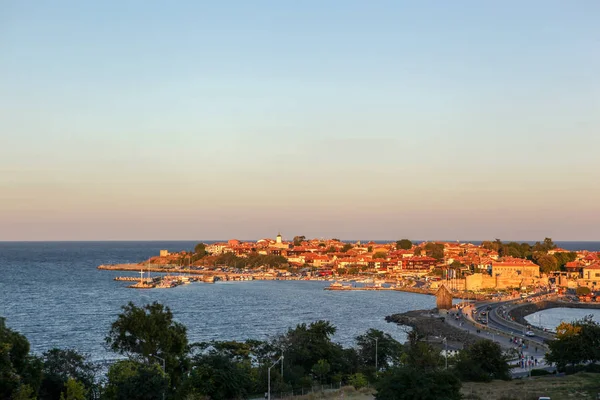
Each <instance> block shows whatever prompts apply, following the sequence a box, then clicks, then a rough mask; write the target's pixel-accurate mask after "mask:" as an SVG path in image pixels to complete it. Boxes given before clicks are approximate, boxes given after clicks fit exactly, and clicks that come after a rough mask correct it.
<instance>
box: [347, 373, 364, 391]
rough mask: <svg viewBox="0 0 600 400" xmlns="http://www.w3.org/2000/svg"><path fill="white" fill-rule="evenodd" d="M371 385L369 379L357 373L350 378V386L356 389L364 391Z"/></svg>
mask: <svg viewBox="0 0 600 400" xmlns="http://www.w3.org/2000/svg"><path fill="white" fill-rule="evenodd" d="M368 384H369V381H367V377H366V376H364V375H363V374H361V373H360V372H357V373H356V374H352V375H350V376H349V377H348V385H350V386H354V389H362V388H364V387H365V386H367V385H368Z"/></svg>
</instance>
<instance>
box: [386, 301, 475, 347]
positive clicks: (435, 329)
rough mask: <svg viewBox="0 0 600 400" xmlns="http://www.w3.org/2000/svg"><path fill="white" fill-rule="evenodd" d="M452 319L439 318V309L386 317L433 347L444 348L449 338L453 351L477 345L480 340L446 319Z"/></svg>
mask: <svg viewBox="0 0 600 400" xmlns="http://www.w3.org/2000/svg"><path fill="white" fill-rule="evenodd" d="M447 318H452V316H451V314H448V315H446V316H445V317H444V318H441V317H439V315H438V310H437V309H431V310H412V311H406V312H403V313H399V314H392V315H388V316H387V317H385V320H386V321H387V322H392V323H395V324H397V325H399V326H401V327H402V326H407V327H409V328H411V329H412V330H413V331H415V332H416V333H417V334H418V335H419V336H422V337H423V338H424V340H425V341H426V342H428V343H430V344H431V345H434V346H436V347H439V348H442V347H443V346H442V338H444V337H445V338H447V340H448V346H449V347H450V348H452V349H462V348H463V346H465V345H468V344H472V343H475V342H476V341H478V340H479V338H477V337H476V336H474V335H471V334H469V333H468V331H465V330H463V329H459V328H456V327H454V326H452V325H450V324H449V323H447V322H445V319H447Z"/></svg>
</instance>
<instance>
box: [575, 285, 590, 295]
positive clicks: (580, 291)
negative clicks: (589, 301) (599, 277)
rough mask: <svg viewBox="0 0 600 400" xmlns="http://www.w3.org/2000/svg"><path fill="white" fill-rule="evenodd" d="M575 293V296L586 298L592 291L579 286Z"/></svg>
mask: <svg viewBox="0 0 600 400" xmlns="http://www.w3.org/2000/svg"><path fill="white" fill-rule="evenodd" d="M575 293H576V294H577V296H587V295H588V294H590V293H592V290H591V289H590V288H589V287H587V286H579V287H578V288H577V289H575Z"/></svg>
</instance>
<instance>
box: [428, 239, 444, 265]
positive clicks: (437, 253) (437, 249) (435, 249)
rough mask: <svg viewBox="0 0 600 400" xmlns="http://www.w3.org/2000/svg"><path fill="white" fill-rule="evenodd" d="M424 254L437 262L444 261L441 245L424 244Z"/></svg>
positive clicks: (442, 246)
mask: <svg viewBox="0 0 600 400" xmlns="http://www.w3.org/2000/svg"><path fill="white" fill-rule="evenodd" d="M425 254H427V256H428V257H433V258H435V259H436V260H438V261H441V260H443V259H444V245H443V244H442V243H432V242H429V243H426V244H425Z"/></svg>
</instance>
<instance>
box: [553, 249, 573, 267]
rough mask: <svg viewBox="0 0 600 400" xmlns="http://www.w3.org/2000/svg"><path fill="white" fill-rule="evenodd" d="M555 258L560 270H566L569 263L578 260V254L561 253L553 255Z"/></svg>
mask: <svg viewBox="0 0 600 400" xmlns="http://www.w3.org/2000/svg"><path fill="white" fill-rule="evenodd" d="M553 256H554V258H556V263H557V264H558V268H560V269H564V267H565V265H567V263H568V262H571V261H575V260H576V259H577V253H574V252H572V251H571V252H561V253H556V254H553Z"/></svg>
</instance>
